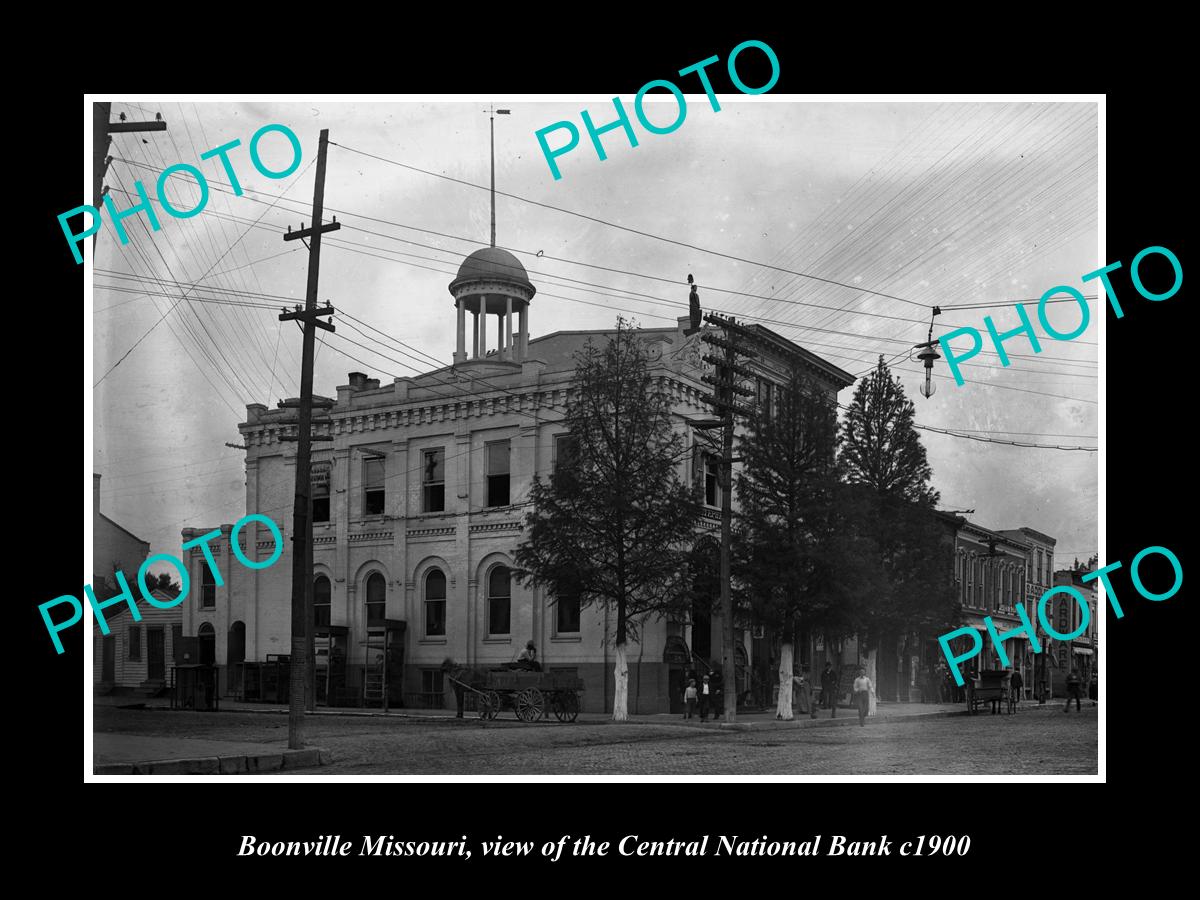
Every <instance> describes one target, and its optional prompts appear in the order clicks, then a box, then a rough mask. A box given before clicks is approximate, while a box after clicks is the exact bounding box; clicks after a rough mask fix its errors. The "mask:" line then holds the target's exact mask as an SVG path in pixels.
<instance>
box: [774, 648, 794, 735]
mask: <svg viewBox="0 0 1200 900" xmlns="http://www.w3.org/2000/svg"><path fill="white" fill-rule="evenodd" d="M775 716H776V718H781V719H785V720H787V721H788V722H790V721H792V719H793V718H794V715H793V713H792V644H791V642H790V641H787V642H785V643H784V644H783V645H782V646H781V647H780V648H779V703H778V705H776V707H775Z"/></svg>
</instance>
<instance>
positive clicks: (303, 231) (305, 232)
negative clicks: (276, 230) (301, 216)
mask: <svg viewBox="0 0 1200 900" xmlns="http://www.w3.org/2000/svg"><path fill="white" fill-rule="evenodd" d="M341 227H342V225H341V223H340V222H339V221H338V220H337V216H334V217H333V221H332V222H330V223H329V224H328V225H322V226H321V227H320V228H316V229H314V228H313V227H312V226H311V225H310V226H309V227H308V228H305V227H304V223H303V222H301V223H300V230H299V231H292V226H291V225H289V226H288V230H287V234H285V235H284V236H283V239H284V240H285V241H298V240H300V239H301V238H306V237H312V236H313V233H314V231H320V232H321V234H324V233H325V232H327V231H337V230H338V229H340V228H341Z"/></svg>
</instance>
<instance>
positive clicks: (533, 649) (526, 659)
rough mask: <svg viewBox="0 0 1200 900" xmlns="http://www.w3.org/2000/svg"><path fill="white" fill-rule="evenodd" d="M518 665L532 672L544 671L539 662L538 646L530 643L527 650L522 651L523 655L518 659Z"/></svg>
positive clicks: (526, 646)
mask: <svg viewBox="0 0 1200 900" xmlns="http://www.w3.org/2000/svg"><path fill="white" fill-rule="evenodd" d="M517 665H518V666H519V667H520V668H522V669H528V670H529V671H531V672H540V671H542V664H541V663H540V662H538V661H537V645H536V644H535V643H534V642H533V641H530V642H529V643H527V644H526V645H525V649H524V650H522V651H521V655H520V656H518V657H517Z"/></svg>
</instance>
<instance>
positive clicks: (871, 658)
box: [863, 650, 879, 716]
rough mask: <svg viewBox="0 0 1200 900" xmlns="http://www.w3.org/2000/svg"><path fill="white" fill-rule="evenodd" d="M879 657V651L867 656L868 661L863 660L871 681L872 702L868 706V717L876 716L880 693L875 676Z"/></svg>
mask: <svg viewBox="0 0 1200 900" xmlns="http://www.w3.org/2000/svg"><path fill="white" fill-rule="evenodd" d="M878 657H879V651H878V650H876V651H875V652H873V653H869V654H868V655H867V657H866V659H864V660H863V667H864V668H866V670H867V677H868V678H870V679H871V691H870V702H869V704H868V705H867V715H868V716H873V715H875V703H876V695H877V694H878V693H879V691H878V689H877V688H876V685H875V676H876V674H877V667H876V665H875V660H876V659H878Z"/></svg>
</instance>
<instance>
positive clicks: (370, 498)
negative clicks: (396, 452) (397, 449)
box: [363, 456, 386, 516]
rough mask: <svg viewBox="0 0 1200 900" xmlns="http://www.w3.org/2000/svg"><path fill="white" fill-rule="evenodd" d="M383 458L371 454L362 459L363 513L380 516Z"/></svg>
mask: <svg viewBox="0 0 1200 900" xmlns="http://www.w3.org/2000/svg"><path fill="white" fill-rule="evenodd" d="M385 476H386V469H385V467H384V460H383V458H382V457H379V456H372V457H370V458H369V459H364V460H363V515H364V516H382V515H383V500H384V494H385V492H384V487H383V483H384V477H385Z"/></svg>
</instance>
